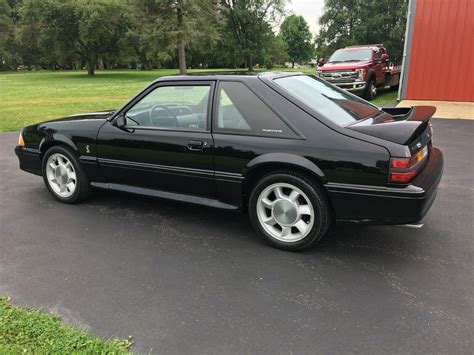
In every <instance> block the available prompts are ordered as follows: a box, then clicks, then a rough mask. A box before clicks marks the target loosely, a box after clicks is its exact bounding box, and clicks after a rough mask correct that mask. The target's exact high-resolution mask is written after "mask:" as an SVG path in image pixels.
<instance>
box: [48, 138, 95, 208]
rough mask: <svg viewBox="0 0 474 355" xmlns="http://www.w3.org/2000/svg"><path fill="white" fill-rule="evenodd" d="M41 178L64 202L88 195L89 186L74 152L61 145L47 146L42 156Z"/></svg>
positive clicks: (75, 200)
mask: <svg viewBox="0 0 474 355" xmlns="http://www.w3.org/2000/svg"><path fill="white" fill-rule="evenodd" d="M42 170H43V179H44V183H45V184H46V187H47V188H48V190H49V192H51V194H52V195H53V196H54V197H55V198H56V199H57V200H59V201H61V202H64V203H77V202H80V201H82V200H84V199H85V198H87V197H88V196H89V193H90V186H89V181H88V179H87V176H86V174H85V173H84V170H83V169H82V166H81V165H80V163H79V161H78V159H77V158H76V156H75V155H74V153H73V152H72V151H71V150H70V149H68V148H66V147H63V146H53V147H51V148H49V149H48V150H47V151H46V153H45V154H44V157H43V163H42Z"/></svg>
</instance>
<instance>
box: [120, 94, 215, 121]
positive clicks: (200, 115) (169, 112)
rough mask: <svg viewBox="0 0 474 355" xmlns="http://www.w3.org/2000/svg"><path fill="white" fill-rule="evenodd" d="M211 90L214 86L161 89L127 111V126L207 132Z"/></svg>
mask: <svg viewBox="0 0 474 355" xmlns="http://www.w3.org/2000/svg"><path fill="white" fill-rule="evenodd" d="M210 90H211V87H210V85H175V86H160V87H158V88H156V89H154V90H153V91H152V92H150V93H149V94H148V95H146V96H145V97H143V98H142V99H141V100H140V101H139V102H138V103H136V104H135V105H134V106H133V107H132V108H131V109H130V110H128V111H127V113H126V115H125V117H126V120H127V125H128V126H142V127H156V128H164V129H177V130H179V129H185V130H206V129H207V108H208V103H209V93H210Z"/></svg>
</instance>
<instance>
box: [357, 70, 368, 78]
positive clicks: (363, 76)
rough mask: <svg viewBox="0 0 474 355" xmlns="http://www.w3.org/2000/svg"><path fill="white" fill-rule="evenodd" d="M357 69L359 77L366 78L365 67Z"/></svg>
mask: <svg viewBox="0 0 474 355" xmlns="http://www.w3.org/2000/svg"><path fill="white" fill-rule="evenodd" d="M355 71H356V73H357V79H359V80H365V73H366V70H365V69H356V70H355Z"/></svg>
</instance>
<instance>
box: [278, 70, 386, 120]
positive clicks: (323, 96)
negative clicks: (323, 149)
mask: <svg viewBox="0 0 474 355" xmlns="http://www.w3.org/2000/svg"><path fill="white" fill-rule="evenodd" d="M275 82H276V83H277V84H278V85H279V86H281V87H282V88H283V89H284V90H286V91H287V92H289V93H290V94H291V95H292V96H293V97H295V98H296V99H298V100H300V101H301V102H302V103H303V104H305V105H306V106H308V107H309V108H310V109H312V110H314V111H315V112H317V113H318V114H321V115H323V116H324V117H326V118H327V119H329V120H331V121H332V122H334V123H336V124H338V125H341V126H345V125H348V124H351V123H354V122H355V121H358V120H361V119H364V118H367V117H371V116H375V115H377V114H378V113H379V112H380V110H379V108H378V107H377V106H373V105H371V104H369V103H368V102H367V101H365V100H363V99H361V98H359V97H357V96H355V95H352V94H350V93H348V92H346V91H344V90H342V89H339V88H337V87H335V86H334V85H331V84H329V83H327V82H325V81H322V80H319V79H316V78H314V77H312V76H307V75H295V76H287V77H284V78H279V79H275Z"/></svg>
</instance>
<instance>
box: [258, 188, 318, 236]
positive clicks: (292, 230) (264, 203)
mask: <svg viewBox="0 0 474 355" xmlns="http://www.w3.org/2000/svg"><path fill="white" fill-rule="evenodd" d="M256 208H257V217H258V220H259V222H260V225H261V226H262V228H263V229H264V230H265V231H266V232H267V233H268V234H269V235H270V236H271V237H273V238H275V239H277V240H279V241H282V242H287V243H292V242H297V241H299V240H301V239H303V238H305V237H306V236H307V235H308V234H309V232H310V231H311V229H312V227H313V224H314V215H315V214H314V209H313V205H312V204H311V201H310V200H309V198H308V196H306V194H305V193H304V192H303V191H301V190H300V189H299V188H297V187H296V186H294V185H291V184H286V183H276V184H272V185H270V186H267V187H266V188H265V189H264V190H263V191H262V192H261V193H260V195H259V197H258V200H257V205H256Z"/></svg>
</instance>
